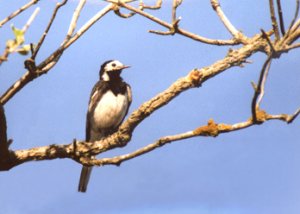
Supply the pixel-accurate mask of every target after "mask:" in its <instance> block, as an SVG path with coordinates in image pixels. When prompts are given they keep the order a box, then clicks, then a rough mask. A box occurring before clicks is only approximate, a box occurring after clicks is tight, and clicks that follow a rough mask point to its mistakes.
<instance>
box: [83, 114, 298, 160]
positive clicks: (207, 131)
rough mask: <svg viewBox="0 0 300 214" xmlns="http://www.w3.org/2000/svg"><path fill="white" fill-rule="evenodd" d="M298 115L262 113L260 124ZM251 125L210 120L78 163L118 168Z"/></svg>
mask: <svg viewBox="0 0 300 214" xmlns="http://www.w3.org/2000/svg"><path fill="white" fill-rule="evenodd" d="M299 114H300V108H299V109H298V110H297V111H296V112H295V113H294V114H292V115H286V114H281V115H269V114H267V113H265V112H264V114H261V118H260V119H261V121H262V123H263V122H265V121H268V120H275V119H277V120H283V121H285V122H287V123H291V122H292V121H293V120H294V119H295V118H296V117H297V116H298V115H299ZM253 125H257V123H256V122H254V121H253V120H252V119H249V120H247V121H244V122H239V123H235V124H232V125H231V124H224V123H219V124H216V123H215V122H214V121H213V120H212V119H210V120H209V121H208V124H207V125H204V126H201V127H198V128H196V129H194V130H192V131H187V132H184V133H180V134H176V135H170V136H165V137H162V138H160V139H158V140H157V141H155V142H154V143H151V144H148V145H147V146H144V147H142V148H140V149H137V150H136V151H134V152H131V153H127V154H124V155H118V156H114V157H111V158H101V159H91V158H88V157H81V158H80V160H79V162H80V163H81V164H84V165H88V166H104V165H116V166H120V165H121V163H123V162H125V161H128V160H131V159H133V158H136V157H138V156H141V155H144V154H146V153H149V152H151V151H153V150H155V149H157V148H160V147H162V146H165V145H167V144H170V143H172V142H176V141H179V140H184V139H188V138H193V137H198V136H204V137H217V136H218V135H219V134H223V133H229V132H233V131H238V130H241V129H245V128H248V127H251V126H253Z"/></svg>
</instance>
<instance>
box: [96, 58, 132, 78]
mask: <svg viewBox="0 0 300 214" xmlns="http://www.w3.org/2000/svg"><path fill="white" fill-rule="evenodd" d="M129 67H130V66H128V65H123V64H122V63H121V62H120V61H118V60H108V61H106V62H104V63H103V64H102V65H101V68H100V73H99V75H100V79H101V80H104V81H110V80H112V79H118V78H120V74H121V71H122V70H123V69H125V68H129Z"/></svg>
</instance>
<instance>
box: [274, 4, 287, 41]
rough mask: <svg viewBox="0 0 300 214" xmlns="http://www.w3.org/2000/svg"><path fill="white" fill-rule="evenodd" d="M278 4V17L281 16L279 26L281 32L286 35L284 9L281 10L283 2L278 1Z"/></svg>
mask: <svg viewBox="0 0 300 214" xmlns="http://www.w3.org/2000/svg"><path fill="white" fill-rule="evenodd" d="M276 2H277V11H278V16H279V24H280V30H281V34H282V35H284V34H285V28H284V21H283V14H282V8H281V1H280V0H276Z"/></svg>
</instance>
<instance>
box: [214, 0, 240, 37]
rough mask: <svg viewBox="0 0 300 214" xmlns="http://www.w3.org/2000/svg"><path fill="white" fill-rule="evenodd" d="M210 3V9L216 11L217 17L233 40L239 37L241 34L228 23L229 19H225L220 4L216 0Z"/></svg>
mask: <svg viewBox="0 0 300 214" xmlns="http://www.w3.org/2000/svg"><path fill="white" fill-rule="evenodd" d="M210 3H211V5H212V8H213V9H214V11H216V13H217V15H218V16H219V18H220V19H221V21H222V23H223V24H224V26H225V27H226V28H227V30H228V31H229V32H230V33H231V35H232V36H233V37H234V38H239V37H240V35H241V32H239V31H238V30H237V29H236V28H235V27H234V26H233V25H232V24H231V22H230V21H229V19H228V18H227V17H226V15H225V13H224V12H223V10H222V8H221V6H220V3H219V1H218V0H210Z"/></svg>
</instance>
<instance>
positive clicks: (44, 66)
mask: <svg viewBox="0 0 300 214" xmlns="http://www.w3.org/2000/svg"><path fill="white" fill-rule="evenodd" d="M113 7H114V4H109V5H107V6H106V7H104V8H103V9H102V10H100V11H99V12H98V13H97V14H96V15H94V16H93V17H92V18H91V19H90V20H89V21H87V22H86V23H85V24H84V25H83V26H82V27H81V28H80V29H79V30H78V31H77V32H76V33H75V34H74V35H73V36H72V37H71V38H70V39H69V40H68V41H66V42H65V43H64V44H63V45H62V46H60V47H59V48H58V49H57V50H56V51H54V52H53V53H52V54H51V55H50V56H49V57H48V58H46V59H45V60H44V61H43V62H41V63H40V64H39V65H38V66H36V70H35V72H31V71H29V70H28V71H27V72H26V73H25V74H24V75H23V76H22V77H21V78H20V79H19V80H18V81H16V82H15V83H14V84H13V85H12V86H11V87H10V88H9V89H8V90H7V91H6V92H5V93H4V94H3V95H2V96H1V98H0V103H2V105H4V104H5V103H6V102H7V101H8V100H10V99H11V98H12V97H13V96H14V95H15V94H16V93H17V92H18V91H20V90H21V89H22V88H23V87H24V86H25V85H27V84H28V83H29V82H31V81H32V80H34V79H35V78H37V77H40V76H41V75H43V74H46V73H47V72H48V71H49V70H50V69H51V68H53V67H54V66H55V65H56V63H57V62H58V60H59V58H60V57H61V55H62V53H63V52H64V51H65V50H66V49H67V48H68V47H70V45H72V44H73V43H74V42H75V41H77V40H78V39H79V38H80V37H81V36H82V35H83V34H84V33H85V32H86V31H87V30H88V29H89V28H90V27H91V26H93V25H94V24H95V23H96V22H97V21H98V20H99V19H100V18H102V17H103V16H104V15H105V14H107V13H108V12H109V11H111V10H113Z"/></svg>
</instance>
